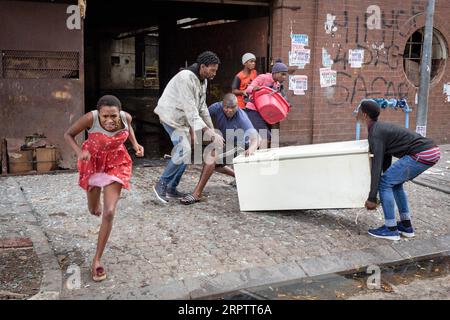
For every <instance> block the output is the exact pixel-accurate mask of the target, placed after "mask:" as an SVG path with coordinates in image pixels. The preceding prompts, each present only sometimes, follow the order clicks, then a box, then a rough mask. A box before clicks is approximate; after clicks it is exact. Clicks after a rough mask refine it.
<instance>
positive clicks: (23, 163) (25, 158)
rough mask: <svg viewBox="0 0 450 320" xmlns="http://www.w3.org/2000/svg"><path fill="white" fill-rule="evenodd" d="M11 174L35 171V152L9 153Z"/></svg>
mask: <svg viewBox="0 0 450 320" xmlns="http://www.w3.org/2000/svg"><path fill="white" fill-rule="evenodd" d="M8 156H9V159H8V160H9V173H21V172H28V171H31V170H33V151H32V150H24V151H15V152H9V154H8Z"/></svg>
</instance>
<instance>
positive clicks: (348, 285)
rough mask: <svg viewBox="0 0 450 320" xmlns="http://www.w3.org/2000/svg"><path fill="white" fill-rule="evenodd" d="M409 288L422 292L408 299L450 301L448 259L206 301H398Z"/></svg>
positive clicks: (315, 279) (332, 276) (307, 280)
mask: <svg viewBox="0 0 450 320" xmlns="http://www.w3.org/2000/svg"><path fill="white" fill-rule="evenodd" d="M378 272H379V273H378ZM378 274H379V275H380V276H379V277H378ZM437 283H440V286H438V285H436V284H437ZM409 287H410V288H414V289H416V288H421V291H422V293H421V295H420V294H419V295H418V294H416V295H414V296H412V297H410V298H414V299H450V255H443V256H435V257H431V258H427V259H425V260H420V261H411V262H408V263H402V264H398V265H385V266H382V267H380V268H378V267H376V266H373V267H371V268H368V269H366V270H355V271H353V272H347V273H344V274H330V275H324V276H319V277H312V278H303V279H301V280H298V281H289V282H285V283H278V284H272V285H269V286H263V287H257V288H249V289H245V290H240V291H236V292H230V293H227V294H224V295H220V296H211V297H208V298H209V299H221V300H347V299H350V300H360V299H364V300H366V299H395V298H396V297H397V298H399V299H401V298H403V296H402V295H401V291H402V290H404V289H403V288H409ZM439 287H441V288H439ZM430 289H431V290H430ZM406 290H408V289H406ZM409 291H412V290H409ZM208 298H207V299H208Z"/></svg>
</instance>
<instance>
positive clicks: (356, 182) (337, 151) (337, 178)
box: [233, 140, 370, 211]
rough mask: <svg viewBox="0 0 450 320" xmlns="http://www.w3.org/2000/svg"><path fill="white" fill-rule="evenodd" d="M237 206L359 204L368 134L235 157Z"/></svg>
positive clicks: (365, 190)
mask: <svg viewBox="0 0 450 320" xmlns="http://www.w3.org/2000/svg"><path fill="white" fill-rule="evenodd" d="M233 164H234V170H235V174H236V184H237V191H238V196H239V205H240V209H241V211H261V210H297V209H330V208H362V207H364V203H365V201H366V199H367V196H368V194H369V190H370V158H369V144H368V141H367V140H359V141H345V142H333V143H323V144H312V145H303V146H291V147H283V148H274V149H265V150H258V151H257V152H256V153H255V154H254V155H252V156H249V157H245V156H244V155H240V156H238V157H236V158H234V160H233Z"/></svg>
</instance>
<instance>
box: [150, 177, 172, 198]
mask: <svg viewBox="0 0 450 320" xmlns="http://www.w3.org/2000/svg"><path fill="white" fill-rule="evenodd" d="M166 190H167V186H166V185H165V184H164V183H162V182H161V181H158V183H156V185H154V186H153V191H154V192H155V195H156V198H158V200H159V201H161V202H162V203H168V202H169V199H167V197H166Z"/></svg>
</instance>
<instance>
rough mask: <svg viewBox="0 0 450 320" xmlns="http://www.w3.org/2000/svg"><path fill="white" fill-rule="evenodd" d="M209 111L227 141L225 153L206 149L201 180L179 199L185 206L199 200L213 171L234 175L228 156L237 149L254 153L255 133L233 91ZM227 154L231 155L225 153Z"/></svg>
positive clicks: (256, 138) (256, 143)
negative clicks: (229, 165) (191, 191)
mask: <svg viewBox="0 0 450 320" xmlns="http://www.w3.org/2000/svg"><path fill="white" fill-rule="evenodd" d="M208 110H209V114H210V115H211V118H212V120H213V123H214V127H215V128H217V129H218V130H219V131H220V133H221V134H222V137H223V138H224V139H225V141H226V149H225V150H226V151H227V152H226V153H222V154H220V155H219V153H221V152H220V151H222V150H217V149H215V148H214V149H212V150H210V152H207V156H206V159H205V161H204V164H203V169H202V174H201V176H200V181H199V182H198V183H197V186H196V187H195V189H194V192H193V193H192V194H188V195H186V196H185V197H184V198H182V199H181V200H180V201H181V203H183V204H186V205H188V204H193V203H196V202H199V201H200V198H201V195H202V191H203V189H204V188H205V186H206V183H207V182H208V180H209V178H210V177H211V175H212V174H213V172H214V171H217V172H220V173H223V174H227V175H229V176H232V177H234V171H233V169H231V168H230V167H228V166H227V164H228V163H232V158H230V155H231V156H235V151H236V150H239V149H242V150H245V155H246V156H248V155H252V154H253V153H255V151H256V150H257V149H258V146H259V140H260V139H259V136H258V132H257V131H256V130H255V128H254V127H253V125H252V123H251V121H250V119H249V118H248V116H247V113H246V112H245V111H243V110H241V109H239V108H238V100H237V98H236V96H235V95H234V94H232V93H228V94H226V95H225V96H224V98H223V101H221V102H216V103H214V104H212V105H211V106H210V107H209V108H208ZM208 147H209V146H208ZM230 151H231V153H230ZM228 153H230V155H228V156H227V154H228ZM227 160H228V161H227Z"/></svg>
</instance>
